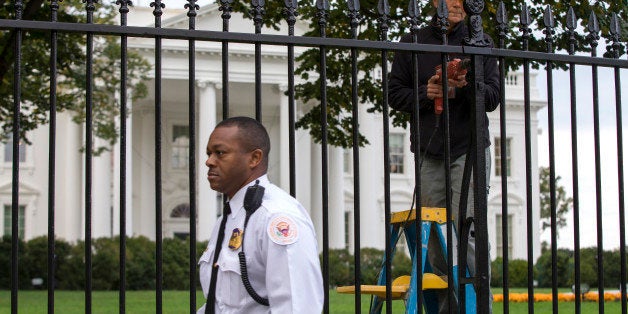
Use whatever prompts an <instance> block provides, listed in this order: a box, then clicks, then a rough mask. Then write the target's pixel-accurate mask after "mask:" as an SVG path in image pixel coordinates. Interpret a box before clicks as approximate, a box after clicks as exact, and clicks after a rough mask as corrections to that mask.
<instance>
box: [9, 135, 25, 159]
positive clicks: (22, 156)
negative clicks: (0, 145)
mask: <svg viewBox="0 0 628 314" xmlns="http://www.w3.org/2000/svg"><path fill="white" fill-rule="evenodd" d="M18 147H19V154H18V160H19V162H20V163H24V162H26V145H24V143H22V142H21V141H20V144H19V145H18ZM4 162H5V163H12V162H13V140H9V141H8V142H7V143H6V144H5V145H4Z"/></svg>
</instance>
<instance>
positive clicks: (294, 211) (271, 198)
mask: <svg viewBox="0 0 628 314" xmlns="http://www.w3.org/2000/svg"><path fill="white" fill-rule="evenodd" d="M262 206H264V208H266V210H268V213H269V214H271V215H272V214H277V213H285V214H289V215H291V216H298V215H300V211H299V206H300V204H299V202H298V201H297V200H296V199H295V198H294V197H292V196H291V195H290V194H288V193H286V192H285V191H284V190H282V189H280V188H279V187H277V186H275V185H273V184H269V185H268V186H267V187H266V193H265V194H264V199H263V201H262Z"/></svg>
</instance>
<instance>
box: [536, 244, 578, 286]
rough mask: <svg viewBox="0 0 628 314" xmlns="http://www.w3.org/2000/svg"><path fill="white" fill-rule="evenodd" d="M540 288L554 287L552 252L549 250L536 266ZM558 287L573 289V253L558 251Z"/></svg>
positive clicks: (565, 250)
mask: <svg viewBox="0 0 628 314" xmlns="http://www.w3.org/2000/svg"><path fill="white" fill-rule="evenodd" d="M534 268H535V270H536V274H537V276H536V278H537V280H538V284H539V287H551V286H552V271H553V270H552V269H553V268H552V251H551V250H547V251H545V252H543V254H542V255H541V256H540V257H539V259H538V260H537V261H536V265H535V266H534ZM556 277H557V282H556V284H557V286H559V287H571V285H573V262H572V251H571V250H567V249H559V250H557V251H556Z"/></svg>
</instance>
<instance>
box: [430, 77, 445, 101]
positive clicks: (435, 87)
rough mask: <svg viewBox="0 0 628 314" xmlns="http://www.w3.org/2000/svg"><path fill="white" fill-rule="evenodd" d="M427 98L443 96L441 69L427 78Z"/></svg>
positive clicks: (432, 98)
mask: <svg viewBox="0 0 628 314" xmlns="http://www.w3.org/2000/svg"><path fill="white" fill-rule="evenodd" d="M427 98H428V99H430V100H434V98H443V85H442V84H441V81H440V70H439V71H437V72H436V74H434V75H433V76H432V77H430V79H429V80H427Z"/></svg>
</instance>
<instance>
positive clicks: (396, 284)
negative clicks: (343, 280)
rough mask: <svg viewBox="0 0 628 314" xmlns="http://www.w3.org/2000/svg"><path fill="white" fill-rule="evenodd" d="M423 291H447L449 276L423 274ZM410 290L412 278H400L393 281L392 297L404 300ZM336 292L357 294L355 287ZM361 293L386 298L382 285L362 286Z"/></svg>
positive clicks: (338, 288)
mask: <svg viewBox="0 0 628 314" xmlns="http://www.w3.org/2000/svg"><path fill="white" fill-rule="evenodd" d="M422 286H423V290H429V289H446V288H447V286H448V284H447V276H442V277H441V276H438V275H436V274H433V273H425V274H423V285H422ZM409 288H410V276H399V277H397V278H396V279H395V280H393V282H392V285H391V292H390V294H391V296H392V299H393V300H399V299H403V298H404V297H405V295H406V293H407V292H408V289H409ZM336 291H337V292H338V293H343V294H355V286H341V287H337V288H336ZM360 293H362V294H372V295H376V296H378V297H380V298H383V299H385V298H386V286H380V285H360Z"/></svg>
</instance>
